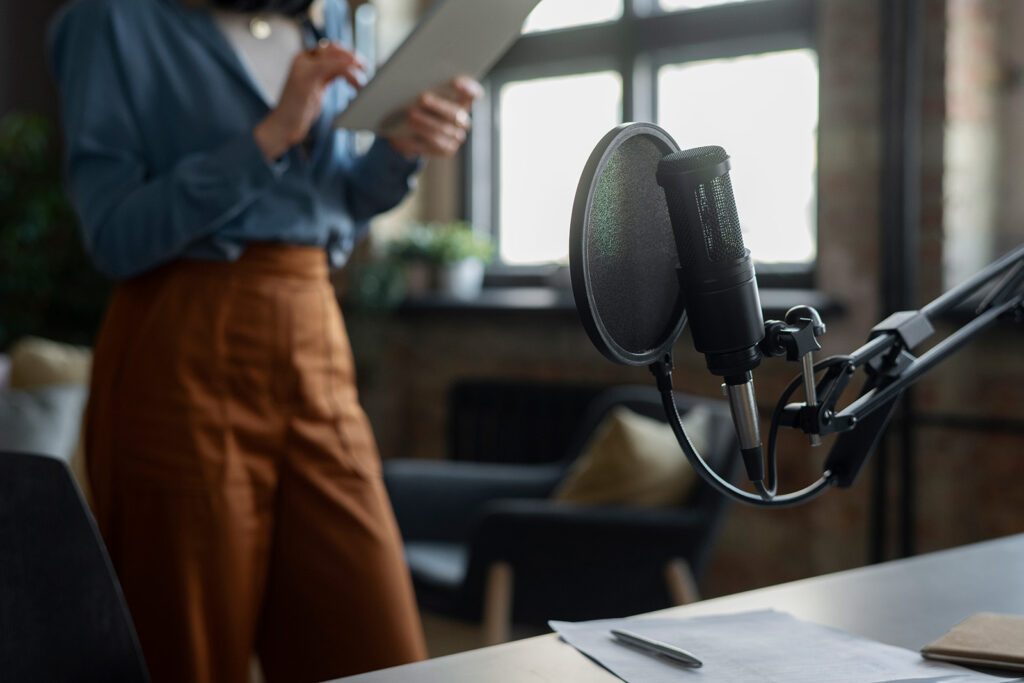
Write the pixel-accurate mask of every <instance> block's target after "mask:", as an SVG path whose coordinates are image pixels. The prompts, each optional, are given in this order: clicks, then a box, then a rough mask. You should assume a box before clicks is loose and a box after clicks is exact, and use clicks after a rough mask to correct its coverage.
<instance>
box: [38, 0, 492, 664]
mask: <svg viewBox="0 0 1024 683" xmlns="http://www.w3.org/2000/svg"><path fill="white" fill-rule="evenodd" d="M311 5H312V6H311ZM348 44H349V31H348V28H347V16H346V3H345V2H344V0H317V1H316V2H313V3H310V2H309V0H222V1H221V2H216V1H213V2H210V3H209V4H203V3H196V2H192V3H189V2H188V1H187V0H79V1H78V2H75V3H73V4H71V5H70V7H69V8H68V9H67V10H66V11H65V12H64V13H63V14H62V15H61V16H60V17H59V18H58V19H57V21H56V22H55V24H54V26H53V29H52V34H51V53H52V62H53V66H54V71H55V73H56V76H57V80H58V84H59V86H60V90H61V96H62V110H63V117H64V126H65V133H66V138H67V149H68V159H67V162H68V185H69V190H70V193H71V195H72V198H73V201H74V204H75V206H76V208H77V210H78V212H79V215H80V218H81V224H82V229H83V234H84V241H85V244H86V247H87V249H88V251H89V253H90V254H91V256H92V258H93V260H94V261H95V263H96V265H97V267H98V268H100V269H101V270H103V271H104V272H106V273H108V274H109V275H111V276H113V277H115V278H118V279H119V280H121V282H120V284H119V285H118V287H117V289H116V291H115V293H114V296H113V298H112V301H111V304H110V308H109V310H108V312H107V315H106V318H105V320H104V324H103V327H102V330H101V332H100V335H99V337H98V340H97V344H96V349H95V360H94V371H93V380H92V389H91V391H92V393H91V398H90V406H89V410H88V414H87V420H86V444H87V457H88V461H89V474H90V481H91V484H92V486H93V489H94V503H95V512H96V518H97V521H98V523H99V526H100V529H101V531H102V532H103V536H104V539H105V540H106V543H107V546H108V548H109V551H110V555H111V558H112V559H113V562H114V565H115V568H116V569H117V572H118V576H119V578H120V580H121V584H122V587H123V589H124V593H125V597H126V600H127V602H128V606H129V609H130V611H131V613H132V617H133V619H134V621H135V625H136V629H137V631H138V634H139V638H140V641H141V643H142V648H143V652H144V654H145V656H146V660H147V664H148V666H149V668H150V671H151V674H152V676H153V679H154V680H155V681H176V682H181V681H216V682H218V683H230V682H232V681H246V680H248V676H249V666H250V657H251V654H252V653H253V651H254V650H255V651H256V652H258V654H259V657H260V660H261V663H262V668H263V670H264V674H265V676H266V678H267V679H268V680H269V681H279V680H280V681H305V680H323V679H327V678H332V677H338V676H343V675H347V674H353V673H357V672H360V671H365V670H370V669H376V668H381V667H384V666H391V665H396V664H400V663H404V662H409V661H414V660H417V659H421V658H423V657H424V656H425V648H424V645H423V638H422V633H421V629H420V625H419V621H418V616H417V613H416V609H415V602H414V597H413V593H412V589H411V585H410V581H409V578H408V574H407V572H406V570H405V567H404V563H403V559H402V554H401V545H400V539H399V536H398V532H397V529H396V526H395V523H394V520H393V517H392V513H391V508H390V505H389V503H388V500H387V497H386V494H385V491H384V488H383V485H382V482H381V478H380V470H379V459H378V456H377V452H376V448H375V444H374V441H373V436H372V433H371V431H370V428H369V425H368V423H367V421H366V418H365V415H364V413H363V411H362V410H361V408H360V406H359V404H358V400H357V396H356V390H355V383H354V376H353V363H352V358H351V351H350V348H349V345H348V341H347V338H346V336H345V331H344V326H343V323H342V320H341V317H340V312H339V310H338V308H337V304H336V302H335V299H334V295H333V291H332V289H331V287H330V285H329V283H328V279H327V273H328V264H329V263H330V264H331V265H334V266H340V265H341V264H342V263H343V262H344V261H345V259H346V257H347V256H348V254H349V251H350V250H351V248H352V245H353V243H354V241H355V239H356V238H357V237H358V236H359V235H360V234H361V232H362V231H363V230H364V229H365V227H366V222H367V220H368V219H369V218H370V217H371V216H373V215H375V214H377V213H379V212H381V211H384V210H387V209H389V208H391V207H392V206H394V205H396V204H397V203H398V202H399V201H401V199H402V198H403V197H404V195H405V194H406V192H407V191H408V188H409V183H410V179H411V177H412V175H413V173H414V172H415V171H416V169H417V168H418V165H419V161H418V160H419V158H420V157H421V156H450V155H451V154H453V153H454V152H455V151H456V150H457V149H458V147H459V145H460V144H461V143H462V142H463V140H464V139H465V133H466V129H467V128H468V126H469V117H468V113H467V110H468V107H469V106H470V104H471V103H472V100H473V99H474V98H475V97H476V96H477V95H478V93H479V92H480V87H479V85H478V84H476V83H475V82H473V81H471V80H468V79H456V80H455V81H454V89H453V90H452V92H453V93H454V94H452V95H449V96H446V97H441V96H437V95H431V94H429V93H425V94H424V95H423V96H421V97H420V98H419V100H417V102H416V104H415V105H414V106H412V107H411V108H410V110H409V113H408V116H407V123H408V125H407V126H405V127H403V128H402V130H403V131H404V132H402V133H401V134H396V135H394V136H392V137H390V138H389V139H377V140H376V141H375V142H374V143H373V145H372V147H371V148H370V149H369V151H367V152H366V153H365V154H361V155H357V154H355V153H354V152H353V151H352V145H351V140H350V136H349V134H348V133H346V132H344V131H336V130H334V129H333V128H332V126H331V120H332V118H333V116H334V114H336V113H337V112H338V111H340V110H341V109H343V108H344V107H345V105H346V103H347V102H348V100H349V99H350V98H351V97H352V96H353V95H354V94H355V92H356V89H357V88H358V86H359V84H360V83H361V82H362V79H363V74H362V63H361V62H360V61H359V59H358V58H357V57H356V56H355V55H354V54H353V53H352V52H351V51H350V50H349V49H348V48H347V47H346V46H347V45H348ZM288 65H290V66H288Z"/></svg>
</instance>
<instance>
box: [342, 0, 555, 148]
mask: <svg viewBox="0 0 1024 683" xmlns="http://www.w3.org/2000/svg"><path fill="white" fill-rule="evenodd" d="M539 1H540V0H435V2H434V4H433V5H431V7H430V9H429V10H427V12H426V13H425V14H424V16H423V19H422V20H420V23H419V24H417V25H416V28H414V29H413V31H412V33H410V34H409V37H408V38H406V39H405V41H404V42H403V43H402V44H401V45H400V46H399V47H398V49H397V50H395V52H394V54H392V55H391V58H390V59H388V61H387V62H385V63H384V65H383V66H381V67H380V69H378V70H377V73H376V75H375V76H374V77H373V79H372V80H371V81H370V82H369V83H367V84H366V85H365V86H364V87H363V88H362V90H360V91H359V94H358V95H357V96H356V97H355V99H353V100H352V102H350V103H349V105H348V107H347V108H346V109H345V110H344V111H343V112H341V113H340V114H338V116H337V117H335V119H334V126H335V128H346V129H348V130H369V131H374V132H377V133H385V132H388V131H389V130H392V131H393V129H394V126H395V125H396V123H398V122H400V121H401V119H402V115H403V114H404V112H405V110H406V109H407V108H408V107H409V105H410V103H411V102H412V101H413V100H415V99H416V96H417V95H419V94H420V93H421V92H423V91H424V90H440V89H443V88H444V87H445V85H446V84H447V83H448V82H450V81H451V79H452V78H454V77H455V76H459V75H466V76H472V77H473V78H476V79H478V80H479V79H480V78H483V76H484V74H486V73H487V72H488V71H489V70H490V68H491V67H492V66H494V64H495V63H496V62H497V61H498V59H499V58H501V56H502V55H503V54H504V53H505V51H506V50H507V49H508V48H509V47H510V46H511V45H512V43H513V42H515V40H516V38H518V37H519V33H520V31H521V30H522V27H523V22H524V21H526V17H527V15H529V14H530V12H531V11H532V10H533V8H534V7H535V6H536V5H537V3H538V2H539Z"/></svg>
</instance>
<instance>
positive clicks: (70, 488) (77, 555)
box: [0, 453, 149, 683]
mask: <svg viewBox="0 0 1024 683" xmlns="http://www.w3.org/2000/svg"><path fill="white" fill-rule="evenodd" d="M0 679H3V680H4V681H12V682H18V681H82V682H86V681H88V682H92V681H104V682H105V683H145V682H146V681H148V680H149V675H148V673H147V671H146V664H145V661H144V660H143V657H142V650H141V648H140V647H139V641H138V638H137V637H136V635H135V628H134V627H133V625H132V621H131V617H130V616H129V615H128V609H127V608H126V607H125V603H124V598H123V597H122V595H121V588H120V586H119V585H118V582H117V578H116V577H115V576H114V570H113V567H112V566H111V564H110V559H109V558H108V557H107V553H106V549H105V547H104V546H103V541H102V540H101V539H100V536H99V533H98V531H97V530H96V525H95V522H94V521H93V519H92V516H91V515H90V514H89V512H88V510H87V508H86V506H85V502H84V500H83V499H82V496H81V494H80V493H79V491H78V489H77V487H76V486H75V484H74V482H73V481H72V479H71V474H70V472H69V471H68V468H67V465H65V464H64V463H63V462H61V461H60V460H57V459H54V458H49V457H45V456H38V455H25V454H20V453H0Z"/></svg>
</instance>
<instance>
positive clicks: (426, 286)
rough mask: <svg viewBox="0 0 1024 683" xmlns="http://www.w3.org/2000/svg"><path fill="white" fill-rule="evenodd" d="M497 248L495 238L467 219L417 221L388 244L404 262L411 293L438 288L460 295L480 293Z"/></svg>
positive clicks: (395, 255)
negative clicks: (479, 231)
mask: <svg viewBox="0 0 1024 683" xmlns="http://www.w3.org/2000/svg"><path fill="white" fill-rule="evenodd" d="M493 252H494V246H493V242H492V240H491V238H490V237H488V236H486V235H483V234H480V233H478V232H476V231H474V230H473V228H472V226H470V225H469V224H468V223H466V222H464V221H456V222H452V223H443V224H441V223H431V224H425V225H424V224H413V225H411V226H409V228H408V229H407V230H406V231H405V234H403V235H402V236H401V237H399V238H398V239H396V240H394V241H393V242H392V243H391V244H390V246H389V248H388V253H389V255H390V256H391V258H393V259H394V260H396V261H397V262H399V263H400V264H402V271H403V275H404V280H405V289H406V294H407V295H408V296H413V297H415V296H418V295H422V294H424V293H426V292H429V291H436V292H440V293H443V294H447V295H450V296H454V297H456V298H460V299H471V298H474V297H475V296H477V295H478V294H479V293H480V287H481V285H482V284H483V277H484V267H485V265H486V263H487V262H488V261H489V260H490V258H491V255H492V254H493Z"/></svg>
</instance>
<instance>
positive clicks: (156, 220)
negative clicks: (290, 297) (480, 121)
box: [50, 0, 418, 278]
mask: <svg viewBox="0 0 1024 683" xmlns="http://www.w3.org/2000/svg"><path fill="white" fill-rule="evenodd" d="M346 11H347V3H345V2H344V1H342V0H328V1H327V3H326V6H325V26H324V31H325V33H326V35H327V37H329V38H331V39H332V40H337V41H340V42H341V43H342V44H349V43H350V35H349V34H350V31H349V29H348V25H347V21H346ZM50 55H51V60H52V66H53V69H54V73H55V75H56V78H57V82H58V85H59V87H60V92H61V108H62V112H63V122H64V132H65V136H66V142H67V179H68V189H69V193H70V195H71V199H72V202H73V204H74V205H75V208H76V210H77V212H78V215H79V218H80V222H81V226H82V231H83V235H84V242H85V246H86V250H87V251H88V252H89V254H90V256H91V257H92V259H93V261H94V262H95V264H96V266H97V267H98V268H99V269H100V270H102V271H103V272H105V273H107V274H109V275H111V276H113V277H115V278H127V277H131V276H133V275H137V274H139V273H142V272H145V271H147V270H149V269H151V268H154V267H156V266H158V265H160V264H162V263H165V262H167V261H170V260H172V259H175V258H180V257H185V258H201V259H219V260H234V259H237V258H238V257H239V256H240V255H241V253H242V251H243V250H244V249H245V245H246V244H248V243H250V242H257V241H258V242H283V243H288V244H300V245H315V246H322V247H324V248H325V249H326V250H327V253H328V257H329V258H330V261H331V263H332V264H333V265H341V264H342V263H344V261H345V259H346V258H347V256H348V253H349V252H350V251H351V249H352V246H353V244H354V242H355V239H356V238H357V237H358V236H359V235H360V234H361V232H362V231H363V230H364V229H365V227H366V224H367V221H368V220H369V218H370V217H372V216H373V215H375V214H377V213H380V212H382V211H386V210H387V209H390V208H391V207H393V206H395V205H396V204H397V203H398V202H399V201H401V200H402V198H403V197H404V196H405V195H406V193H407V192H408V190H409V187H410V182H411V177H412V174H413V172H414V171H415V170H416V168H417V166H418V164H417V163H415V162H410V161H408V160H407V159H405V158H404V157H402V156H400V155H398V154H397V153H396V152H395V151H394V150H393V149H392V148H391V147H390V145H388V143H387V142H386V141H384V140H377V141H375V142H374V144H373V145H372V147H371V148H370V149H369V151H368V152H367V153H366V154H363V155H356V154H354V153H353V151H352V143H351V136H350V134H349V133H348V132H346V131H341V130H335V129H334V128H333V127H332V126H331V120H332V119H333V117H334V115H335V114H336V113H337V112H339V111H340V110H342V109H343V108H344V107H345V106H346V104H347V103H348V101H349V100H350V99H351V97H352V96H353V95H354V91H353V89H352V88H351V86H349V85H348V84H347V83H344V82H341V81H339V82H336V83H335V84H333V85H332V86H331V87H330V88H329V90H328V91H327V93H326V95H325V98H324V111H323V114H322V116H321V117H320V119H319V120H318V121H317V123H316V124H315V125H314V127H313V129H312V131H311V132H310V139H309V141H308V144H306V145H303V146H301V147H297V148H294V149H292V150H291V151H289V152H288V154H286V155H285V157H283V158H282V159H280V160H279V161H277V162H276V163H272V164H271V163H267V161H266V160H265V159H264V158H263V155H262V154H261V152H260V150H259V148H258V147H257V145H256V142H255V140H254V138H253V134H252V129H253V127H254V126H255V125H256V124H257V123H258V122H259V121H260V120H261V119H262V118H263V117H264V116H266V115H267V113H268V112H269V107H268V105H267V103H266V102H265V101H264V100H263V98H262V96H261V95H260V92H259V89H258V87H257V86H256V84H255V83H254V82H253V80H252V78H251V76H250V75H249V74H248V73H247V71H246V69H245V67H244V66H243V65H242V63H241V61H240V60H239V58H238V56H237V54H236V53H235V51H234V49H233V48H232V47H231V45H230V43H229V42H228V40H227V39H226V38H225V37H224V35H223V34H222V33H221V31H220V30H219V28H218V27H217V25H216V22H215V20H214V19H213V17H212V16H211V15H210V12H209V10H206V9H203V8H201V7H196V8H193V7H190V6H187V5H183V4H181V0H78V1H77V2H74V3H72V4H71V5H70V6H69V7H68V8H67V9H66V10H65V11H64V12H63V13H62V14H61V15H60V16H59V17H58V19H57V20H56V21H55V22H54V24H53V26H52V27H51V35H50Z"/></svg>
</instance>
